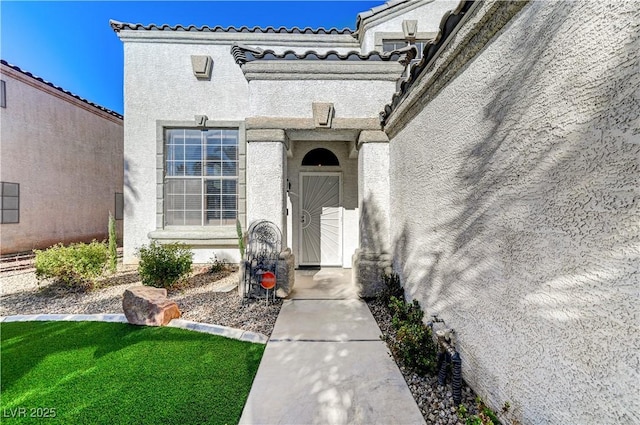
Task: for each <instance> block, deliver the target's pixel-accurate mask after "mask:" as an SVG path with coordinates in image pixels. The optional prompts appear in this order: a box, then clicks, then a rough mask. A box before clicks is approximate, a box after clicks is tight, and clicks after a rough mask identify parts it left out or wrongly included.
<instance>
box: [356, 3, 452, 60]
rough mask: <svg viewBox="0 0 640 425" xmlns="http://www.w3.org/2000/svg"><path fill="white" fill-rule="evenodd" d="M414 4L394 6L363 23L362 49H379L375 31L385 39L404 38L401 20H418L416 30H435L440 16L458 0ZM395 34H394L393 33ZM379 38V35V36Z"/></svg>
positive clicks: (367, 50) (364, 50) (365, 50)
mask: <svg viewBox="0 0 640 425" xmlns="http://www.w3.org/2000/svg"><path fill="white" fill-rule="evenodd" d="M414 3H415V4H418V3H422V4H420V5H417V6H415V5H409V4H407V5H406V6H401V7H395V8H393V9H389V11H388V12H381V13H380V16H379V17H378V16H374V17H373V18H371V19H370V20H369V21H368V22H366V23H365V30H366V31H365V33H364V36H363V37H362V42H361V45H362V51H363V52H369V51H372V50H380V49H379V48H377V46H376V35H375V34H376V33H385V34H386V35H385V36H384V38H385V39H395V40H397V39H400V40H402V39H404V35H403V31H402V21H404V20H405V19H412V20H417V21H418V32H436V31H438V27H439V25H440V20H441V19H442V16H443V15H444V14H445V13H446V12H447V11H449V10H452V9H454V8H455V7H456V6H457V5H458V3H459V1H458V0H434V1H419V2H418V1H414ZM393 34H396V35H393ZM379 38H380V36H379Z"/></svg>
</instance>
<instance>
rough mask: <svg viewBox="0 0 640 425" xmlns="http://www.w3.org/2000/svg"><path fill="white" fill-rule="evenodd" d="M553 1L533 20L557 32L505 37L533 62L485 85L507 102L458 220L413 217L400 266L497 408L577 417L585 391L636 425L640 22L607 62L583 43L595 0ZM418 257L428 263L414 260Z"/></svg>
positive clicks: (487, 113) (477, 152)
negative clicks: (453, 332) (579, 25)
mask: <svg viewBox="0 0 640 425" xmlns="http://www.w3.org/2000/svg"><path fill="white" fill-rule="evenodd" d="M542 3H543V2H540V3H538V2H533V3H531V4H530V5H529V6H528V8H525V9H524V11H527V10H529V8H531V9H534V12H533V14H537V13H541V14H545V15H546V17H545V18H535V19H536V20H537V19H546V20H547V21H548V22H546V24H543V25H540V26H531V27H527V28H523V27H519V28H513V32H512V33H511V34H510V38H509V39H508V40H501V41H504V42H505V43H508V44H509V46H508V47H507V50H508V51H509V52H523V53H522V54H521V55H520V56H519V58H517V59H518V60H514V61H511V62H509V63H500V64H496V67H495V68H494V71H493V77H492V78H491V80H490V81H487V82H486V86H487V87H492V88H493V91H494V93H495V95H494V96H493V98H491V99H489V101H488V102H487V103H486V104H485V106H484V110H483V116H482V117H479V118H480V119H482V120H483V125H484V124H486V123H490V128H488V129H483V131H482V134H485V135H486V136H485V137H484V138H482V139H479V140H477V141H475V142H474V143H473V144H469V145H468V146H467V147H466V151H465V152H464V154H462V155H460V156H457V157H456V159H458V158H459V161H457V163H458V164H459V168H458V170H457V172H456V174H455V182H454V183H453V185H452V187H454V188H455V190H454V191H453V192H452V193H451V194H450V195H449V199H448V205H454V206H455V208H454V211H448V213H452V214H453V215H452V216H450V218H447V219H446V221H441V226H440V227H438V228H432V227H431V224H427V223H420V224H418V225H415V224H411V223H409V222H406V223H405V224H404V226H403V227H402V228H401V231H400V232H399V233H396V234H397V235H398V236H397V237H396V239H395V241H394V253H395V260H396V264H395V265H396V270H399V271H401V274H402V276H403V281H404V282H407V283H408V284H409V285H410V288H408V289H409V291H408V292H409V294H411V296H416V297H418V298H419V299H420V300H421V301H422V302H423V304H425V303H426V305H424V307H425V310H426V311H427V316H428V315H431V314H436V313H437V314H440V315H441V317H443V318H444V319H445V320H446V321H447V326H452V327H454V328H456V329H457V330H458V334H457V337H458V340H459V342H460V345H461V347H462V348H463V351H464V353H463V361H465V363H467V364H466V365H465V366H466V367H465V366H463V368H465V369H467V370H466V373H467V374H468V373H469V369H473V373H474V375H475V376H481V377H482V380H483V382H481V383H479V382H476V383H473V380H472V383H473V384H475V385H473V386H474V388H475V389H476V390H479V392H480V394H482V395H483V397H486V398H488V399H489V401H491V402H492V403H493V404H494V405H498V406H499V405H500V404H501V403H503V402H504V401H506V400H511V401H512V405H514V408H515V410H516V411H518V409H520V408H519V407H518V405H519V403H521V402H522V403H526V406H523V407H522V410H521V413H522V412H525V411H526V412H525V413H523V415H524V419H525V422H529V421H531V422H539V421H543V420H544V418H546V420H548V421H551V422H555V423H575V421H576V418H579V417H582V418H584V417H585V416H580V415H582V414H583V413H580V412H592V411H593V409H594V407H593V406H595V405H596V403H594V402H595V399H594V398H591V397H587V396H585V394H587V393H592V392H593V390H594V389H595V390H596V392H597V393H598V394H599V396H598V397H599V398H598V400H599V401H598V403H597V404H603V403H604V404H606V405H609V406H617V407H619V409H618V410H616V408H612V409H610V410H607V411H606V412H605V415H607V416H608V417H609V418H610V420H612V421H614V422H619V423H622V422H629V423H630V422H633V421H634V419H635V420H638V417H637V415H635V416H634V414H633V413H631V412H633V411H634V409H635V411H636V412H637V411H638V409H637V408H638V407H639V406H638V403H637V402H632V403H629V400H630V399H629V398H628V397H627V398H625V397H622V398H618V395H619V394H622V393H626V392H628V390H629V389H632V388H637V382H634V381H635V380H636V379H637V378H638V373H637V355H635V354H634V353H635V352H637V347H638V346H639V345H640V340H639V338H638V327H637V320H635V319H634V317H635V315H636V314H637V313H636V312H637V310H638V308H639V307H640V306H638V299H637V282H638V268H637V264H638V263H639V262H640V260H639V258H638V257H639V255H638V250H637V247H638V246H640V235H639V232H638V226H637V217H638V216H639V215H640V210H639V206H638V203H639V201H640V198H639V197H638V196H637V188H638V187H640V176H639V161H638V158H639V157H640V145H639V144H638V143H637V142H636V143H631V139H632V138H635V139H636V140H637V138H638V135H639V134H640V131H639V130H638V115H639V112H638V111H640V100H639V99H640V96H638V94H639V92H640V90H639V89H638V87H640V76H639V73H638V72H637V66H638V63H637V58H638V54H637V52H638V50H639V49H640V36H639V35H638V34H639V33H640V31H639V30H638V22H639V20H638V19H635V20H633V19H631V21H633V22H635V24H633V25H634V28H636V31H635V32H634V31H629V32H628V33H631V34H632V37H630V38H627V39H626V40H625V44H624V45H611V44H610V45H607V46H601V48H602V49H604V51H608V50H611V49H615V55H614V54H612V55H610V56H606V58H605V55H603V54H598V55H597V56H596V58H597V57H600V58H604V59H603V60H602V61H600V62H598V59H594V58H593V51H587V52H586V53H583V52H582V51H578V50H579V47H571V46H570V45H571V44H572V43H573V42H572V40H571V39H570V38H569V37H570V35H571V34H572V33H573V32H575V28H570V27H571V26H572V25H574V26H575V25H576V24H575V15H577V14H579V13H581V11H576V10H575V9H576V8H581V7H585V4H580V3H567V2H560V3H555V4H553V5H552V6H550V5H549V4H542ZM536 9H539V10H536ZM525 13H531V12H525ZM604 13H614V14H615V13H619V12H616V11H615V10H614V11H605V12H604ZM570 15H573V16H572V18H571V19H567V18H568V17H569V16H570ZM635 16H636V18H637V17H638V13H637V12H636V14H635ZM604 19H605V18H603V21H604V22H607V21H606V20H604ZM608 19H615V18H611V17H608ZM618 19H619V18H618ZM629 25H632V24H629ZM509 26H511V25H508V26H507V30H508V31H509V30H510V29H509V28H508V27H509ZM536 29H537V30H536ZM606 31H608V32H610V31H612V30H611V29H608V30H606ZM568 34H569V35H568ZM600 37H601V38H603V39H604V37H603V36H600ZM612 38H613V37H612ZM577 40H578V42H580V41H581V39H580V38H578V39H577ZM583 43H584V42H583ZM592 43H593V42H592ZM563 46H564V47H565V49H566V50H569V51H567V52H565V53H563V55H562V56H560V55H553V54H549V49H551V51H554V50H555V51H561V50H562V47H563ZM572 49H573V50H574V51H571V50H572ZM607 49H608V50H607ZM576 55H577V57H576ZM513 56H515V53H514V54H513ZM610 58H611V59H610ZM605 59H606V60H605ZM580 60H585V61H586V63H577V64H576V63H574V62H572V61H580ZM589 62H592V64H590V63H589ZM576 65H579V66H576ZM590 65H593V66H590ZM454 82H455V80H454ZM454 131H455V130H454ZM437 137H438V136H437V135H435V136H434V138H435V139H437ZM443 137H445V136H443ZM457 155H459V154H457ZM427 190H428V189H427ZM446 204H447V203H446V202H445V203H443V205H446ZM435 214H437V215H441V216H442V217H445V215H444V214H443V213H442V212H441V211H436V212H435ZM418 226H419V227H418ZM427 233H430V234H429V235H427V236H425V235H426V234H427ZM431 242H433V243H431ZM418 257H422V258H429V260H428V263H429V264H430V265H429V267H428V268H426V269H420V270H416V269H415V267H412V261H409V260H410V259H416V258H418ZM634 294H635V295H634ZM487 341H488V342H487ZM634 347H635V348H634ZM488 359H490V364H489V363H487V362H488V361H489V360H488ZM634 364H635V365H636V366H634ZM494 365H501V366H500V367H499V368H498V367H496V366H494ZM467 377H470V376H466V377H465V378H467ZM471 378H473V377H471ZM534 388H545V391H544V393H545V394H544V395H543V394H541V393H542V392H541V391H538V390H533V389H534ZM523 395H529V396H531V397H530V398H528V399H526V400H525V399H524V397H523ZM543 399H546V406H545V404H543V403H544V400H543ZM514 401H515V403H514ZM634 404H635V407H633V406H634ZM562 406H573V407H572V408H571V409H564V408H563V407H562ZM563 411H564V412H565V413H564V414H563V413H561V412H563ZM600 415H602V414H600ZM609 415H610V416H609Z"/></svg>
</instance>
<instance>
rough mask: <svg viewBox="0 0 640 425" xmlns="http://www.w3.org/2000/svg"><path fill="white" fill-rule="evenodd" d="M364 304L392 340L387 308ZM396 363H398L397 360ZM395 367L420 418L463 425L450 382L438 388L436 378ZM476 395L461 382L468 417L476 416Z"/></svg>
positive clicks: (436, 423) (437, 424)
mask: <svg viewBox="0 0 640 425" xmlns="http://www.w3.org/2000/svg"><path fill="white" fill-rule="evenodd" d="M367 305H368V306H369V309H370V310H371V313H372V314H373V317H374V318H375V319H376V322H378V326H379V327H380V330H381V331H382V333H383V334H384V335H390V336H392V337H395V330H394V329H393V327H392V326H391V315H390V314H389V311H388V310H387V308H386V306H384V305H383V304H382V302H380V301H378V300H375V299H374V300H367ZM396 363H398V362H397V361H396ZM398 367H399V368H400V371H401V372H402V375H403V376H404V379H405V381H406V382H407V384H408V385H409V389H410V390H411V393H412V394H413V398H414V399H415V400H416V403H417V404H418V407H419V408H420V411H421V412H422V416H423V417H424V420H425V421H426V422H427V424H430V425H464V422H463V421H461V420H460V418H459V417H458V413H457V412H458V409H457V406H455V405H454V403H453V397H452V394H451V383H450V380H449V382H447V385H445V386H440V385H438V377H437V376H426V377H423V376H419V375H417V374H415V373H412V372H411V371H409V370H407V369H406V368H404V367H403V366H402V365H401V364H400V363H398ZM475 398H476V395H475V393H474V392H473V391H472V390H471V388H469V386H467V384H466V383H464V382H463V385H462V404H464V405H465V407H466V408H467V410H468V411H469V413H470V414H476V413H477V408H476V403H475Z"/></svg>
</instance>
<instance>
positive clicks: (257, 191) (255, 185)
mask: <svg viewBox="0 0 640 425" xmlns="http://www.w3.org/2000/svg"><path fill="white" fill-rule="evenodd" d="M286 143H287V140H286V135H285V132H284V130H273V129H268V130H261V129H251V130H247V227H248V226H249V225H250V224H251V223H252V222H253V221H255V220H269V221H271V222H273V223H274V224H276V225H277V226H278V227H279V228H280V231H281V232H282V241H283V245H284V244H286V241H287V234H286V231H287V229H286V221H285V220H286V211H287V210H286V208H287V207H286V197H285V193H286V192H285V183H286V179H287V170H286V166H287V161H286V152H287V145H286Z"/></svg>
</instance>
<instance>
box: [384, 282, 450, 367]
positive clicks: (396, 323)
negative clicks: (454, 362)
mask: <svg viewBox="0 0 640 425" xmlns="http://www.w3.org/2000/svg"><path fill="white" fill-rule="evenodd" d="M383 281H384V283H385V288H384V289H383V291H382V294H381V295H380V299H381V300H383V301H384V300H388V302H387V303H386V305H387V307H388V309H389V313H390V314H391V324H392V326H393V328H394V329H395V330H396V336H395V338H392V337H387V338H386V339H385V341H386V342H387V344H388V345H389V348H390V349H391V351H392V352H393V354H394V356H395V357H396V358H397V359H398V360H400V362H402V364H404V366H405V367H407V368H409V369H412V370H413V371H414V372H416V373H418V374H420V375H427V374H433V373H435V370H436V366H437V354H438V350H437V347H436V344H435V342H434V341H433V335H432V332H431V328H430V327H429V326H427V325H425V324H424V323H423V321H422V319H423V318H424V312H423V311H422V308H421V307H420V303H418V301H417V300H413V302H411V303H407V302H406V301H405V299H404V289H402V286H401V285H400V278H399V277H398V275H396V274H389V275H385V276H383Z"/></svg>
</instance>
